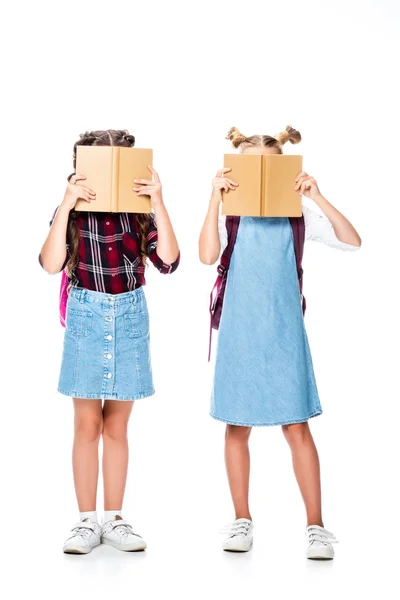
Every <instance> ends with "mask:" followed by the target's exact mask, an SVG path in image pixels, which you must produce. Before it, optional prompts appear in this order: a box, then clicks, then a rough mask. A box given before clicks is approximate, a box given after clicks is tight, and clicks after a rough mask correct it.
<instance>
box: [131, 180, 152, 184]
mask: <svg viewBox="0 0 400 600" xmlns="http://www.w3.org/2000/svg"><path fill="white" fill-rule="evenodd" d="M133 182H134V183H141V184H142V185H153V184H154V181H152V180H151V179H134V180H133Z"/></svg>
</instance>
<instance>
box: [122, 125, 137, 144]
mask: <svg viewBox="0 0 400 600" xmlns="http://www.w3.org/2000/svg"><path fill="white" fill-rule="evenodd" d="M122 140H123V141H124V142H128V144H130V145H131V146H134V145H135V136H134V135H132V134H131V133H129V131H128V130H127V129H125V130H124V131H123V133H122Z"/></svg>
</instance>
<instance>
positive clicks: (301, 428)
mask: <svg viewBox="0 0 400 600" xmlns="http://www.w3.org/2000/svg"><path fill="white" fill-rule="evenodd" d="M282 431H283V435H284V436H285V438H286V440H287V442H288V444H289V445H290V446H295V445H296V444H302V443H303V442H304V440H305V439H306V437H307V435H308V432H309V428H308V423H307V422H305V423H292V424H291V425H283V426H282Z"/></svg>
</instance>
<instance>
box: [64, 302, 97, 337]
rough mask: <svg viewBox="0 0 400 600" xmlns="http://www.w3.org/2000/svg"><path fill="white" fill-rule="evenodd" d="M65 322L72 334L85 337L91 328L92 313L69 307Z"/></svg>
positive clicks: (90, 331)
mask: <svg viewBox="0 0 400 600" xmlns="http://www.w3.org/2000/svg"><path fill="white" fill-rule="evenodd" d="M65 324H66V329H67V330H68V331H69V332H70V333H71V334H72V335H74V336H77V337H80V336H83V337H87V336H88V335H90V334H91V333H92V330H93V313H92V312H91V311H89V310H84V309H79V308H72V307H69V310H67V317H66V322H65Z"/></svg>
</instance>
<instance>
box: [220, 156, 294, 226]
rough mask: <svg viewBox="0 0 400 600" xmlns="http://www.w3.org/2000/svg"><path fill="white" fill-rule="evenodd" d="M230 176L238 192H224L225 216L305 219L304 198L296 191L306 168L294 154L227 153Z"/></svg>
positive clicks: (223, 207)
mask: <svg viewBox="0 0 400 600" xmlns="http://www.w3.org/2000/svg"><path fill="white" fill-rule="evenodd" d="M224 167H231V169H232V170H231V171H229V172H228V173H226V177H228V178H229V179H232V180H234V181H237V183H238V184H239V185H238V187H237V188H236V189H235V190H229V192H223V193H222V200H223V201H222V214H223V215H236V216H248V217H301V215H302V198H301V196H300V195H299V193H298V192H297V191H295V190H294V189H293V188H294V186H295V179H296V177H297V175H298V174H299V173H300V172H301V170H302V167H303V157H302V156H300V155H294V154H287V155H283V154H261V155H260V154H225V155H224Z"/></svg>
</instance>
